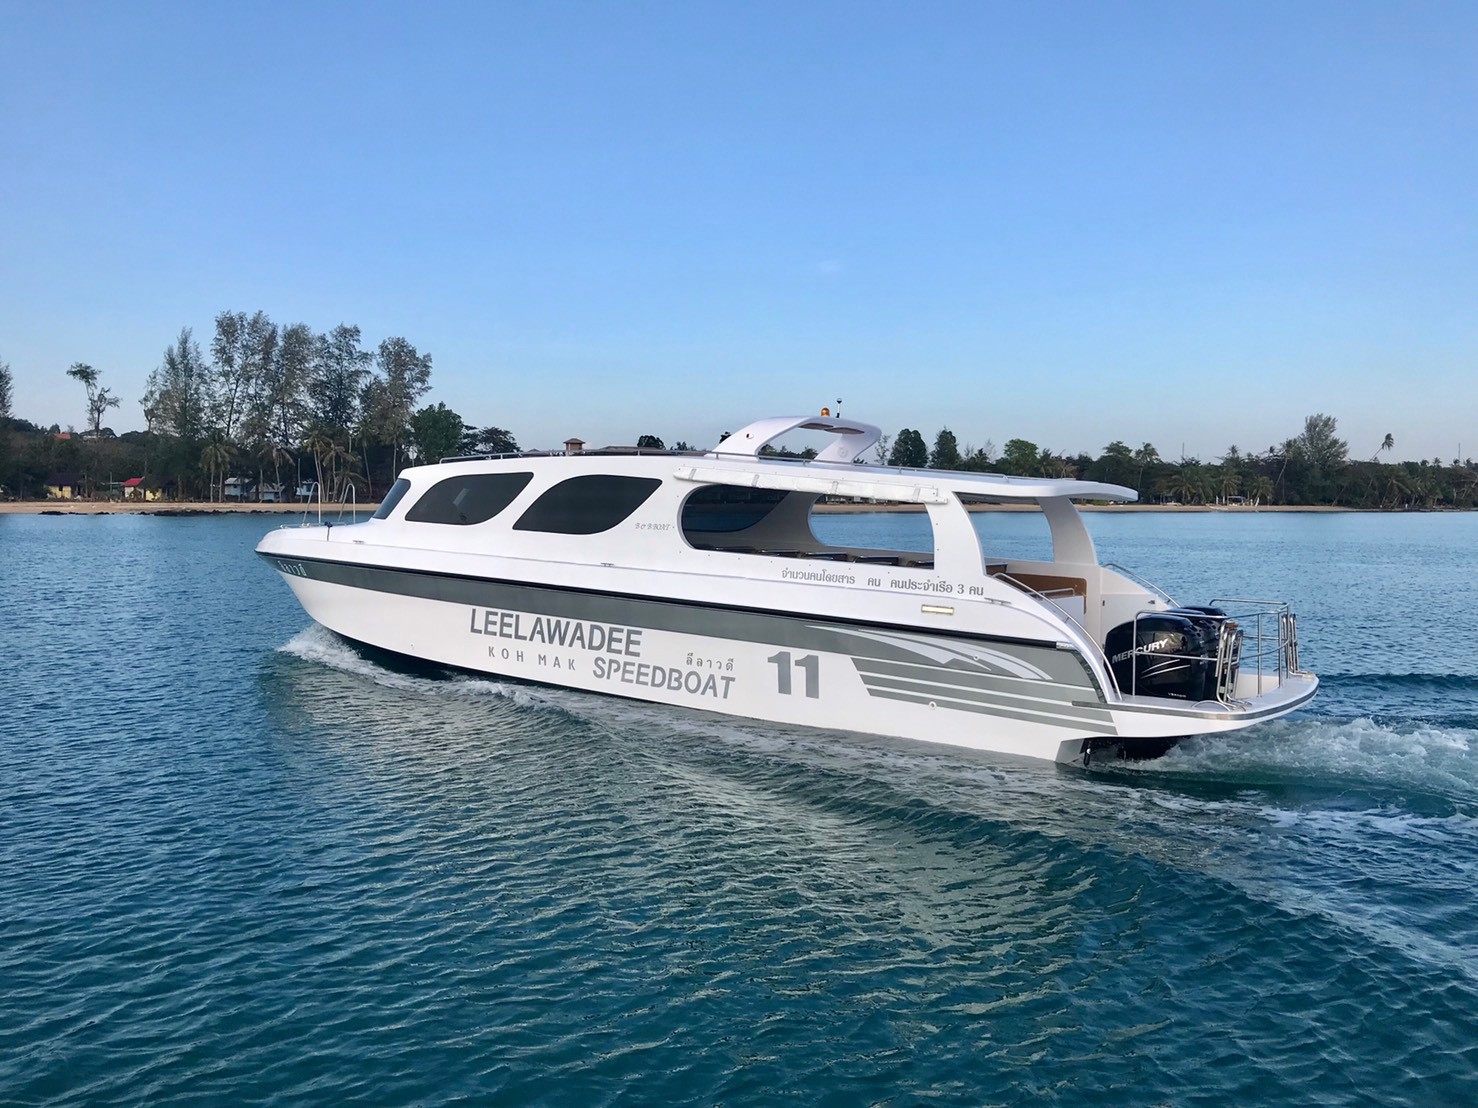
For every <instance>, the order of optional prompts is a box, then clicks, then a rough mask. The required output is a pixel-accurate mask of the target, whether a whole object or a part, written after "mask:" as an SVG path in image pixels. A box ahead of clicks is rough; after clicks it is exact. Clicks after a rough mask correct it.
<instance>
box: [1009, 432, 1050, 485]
mask: <svg viewBox="0 0 1478 1108" xmlns="http://www.w3.org/2000/svg"><path fill="white" fill-rule="evenodd" d="M1041 466H1042V455H1041V451H1039V450H1038V449H1037V444H1036V443H1034V442H1029V441H1027V440H1026V439H1011V440H1010V441H1009V442H1007V443H1006V449H1005V450H1003V451H1002V452H1001V468H1002V469H1004V470H1005V471H1006V472H1007V473H1011V474H1015V475H1016V476H1018V477H1035V476H1037V474H1038V473H1039V472H1040V470H1041Z"/></svg>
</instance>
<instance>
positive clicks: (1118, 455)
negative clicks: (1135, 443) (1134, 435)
mask: <svg viewBox="0 0 1478 1108" xmlns="http://www.w3.org/2000/svg"><path fill="white" fill-rule="evenodd" d="M1088 475H1089V476H1090V477H1091V478H1092V479H1093V480H1095V481H1104V482H1107V483H1108V484H1110V485H1128V484H1129V483H1130V482H1131V481H1133V480H1135V465H1134V451H1132V450H1130V449H1129V447H1128V446H1126V445H1125V444H1124V443H1123V442H1121V441H1120V440H1118V439H1115V440H1114V441H1113V442H1111V443H1109V444H1108V445H1107V446H1105V447H1104V448H1103V453H1102V454H1100V455H1099V456H1098V460H1097V461H1095V462H1094V463H1093V465H1092V467H1091V468H1090V469H1089V471H1088Z"/></svg>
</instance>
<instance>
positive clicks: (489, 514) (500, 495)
mask: <svg viewBox="0 0 1478 1108" xmlns="http://www.w3.org/2000/svg"><path fill="white" fill-rule="evenodd" d="M533 479H534V475H533V474H532V473H465V474H461V475H459V476H457V477H448V478H446V479H445V480H443V481H438V482H436V484H434V485H432V486H431V488H430V489H428V490H427V492H426V495H425V496H423V497H421V499H420V500H417V501H416V503H415V504H414V505H413V506H412V507H411V510H410V511H408V512H407V513H406V514H405V518H406V519H408V520H411V521H412V522H413V523H452V524H458V525H462V526H465V525H467V524H471V523H486V522H487V521H488V520H490V519H492V518H493V517H494V516H495V515H497V514H498V513H499V512H501V511H502V510H503V509H504V508H506V507H508V505H510V504H512V503H513V501H514V500H515V498H517V496H518V494H519V493H521V492H523V490H524V488H525V487H526V486H527V485H528V483H529V482H530V481H532V480H533Z"/></svg>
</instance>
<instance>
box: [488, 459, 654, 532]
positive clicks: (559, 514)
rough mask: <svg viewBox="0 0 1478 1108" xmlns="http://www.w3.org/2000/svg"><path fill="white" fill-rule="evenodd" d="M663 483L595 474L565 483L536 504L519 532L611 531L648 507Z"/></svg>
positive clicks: (515, 527) (515, 525)
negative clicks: (647, 500) (650, 497)
mask: <svg viewBox="0 0 1478 1108" xmlns="http://www.w3.org/2000/svg"><path fill="white" fill-rule="evenodd" d="M661 483H662V482H661V481H660V480H659V479H657V478H656V477H611V476H607V475H604V474H591V475H590V476H588V477H571V478H570V479H569V480H568V481H561V482H560V483H559V484H557V485H555V486H554V487H553V488H552V489H549V490H548V491H547V492H545V493H544V495H543V496H541V497H539V499H538V500H535V501H534V503H533V504H532V505H530V506H529V510H528V511H526V512H524V514H523V518H522V519H520V520H519V521H518V522H517V523H515V524H514V525H513V529H514V530H515V531H552V532H553V533H555V534H557V535H594V534H597V533H598V532H601V531H609V530H610V529H611V528H612V527H614V526H616V524H618V523H620V522H621V521H622V520H623V519H625V518H626V517H627V516H629V515H630V514H631V513H632V512H634V511H636V510H637V509H638V508H640V507H641V506H642V505H643V504H644V503H646V499H647V497H649V496H651V495H652V493H654V492H656V491H657V486H658V485H660V484H661Z"/></svg>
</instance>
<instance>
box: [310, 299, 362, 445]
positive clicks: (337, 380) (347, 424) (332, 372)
mask: <svg viewBox="0 0 1478 1108" xmlns="http://www.w3.org/2000/svg"><path fill="white" fill-rule="evenodd" d="M370 358H371V355H370V352H369V351H368V350H363V349H361V348H360V345H359V328H358V327H353V326H350V325H349V324H347V323H341V324H339V325H338V326H337V327H335V328H334V329H333V330H332V331H330V332H329V333H328V334H326V335H319V336H318V339H317V342H316V343H315V349H314V352H313V372H312V375H311V377H310V378H309V380H308V383H307V392H308V402H309V410H310V418H311V419H313V420H316V421H317V422H318V423H320V424H322V425H323V426H324V427H327V428H329V429H331V430H332V431H333V432H334V433H336V434H344V433H346V432H347V431H348V430H349V429H350V428H351V427H354V426H355V425H356V424H357V423H358V422H359V398H360V393H361V392H362V391H363V389H364V379H365V377H366V376H367V375H368V373H369V363H370Z"/></svg>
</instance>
